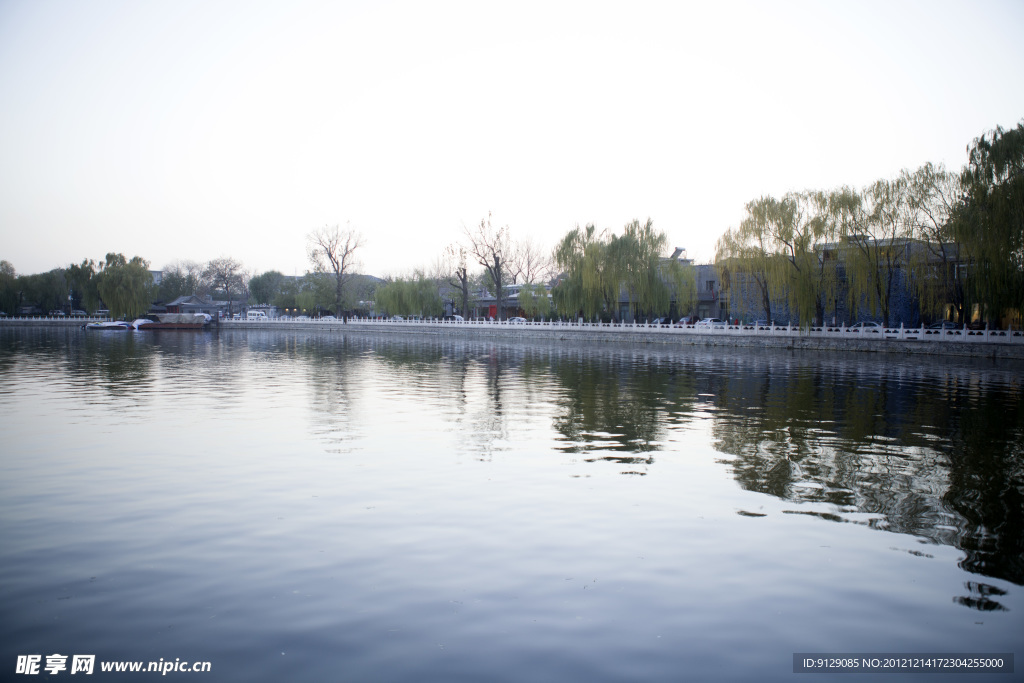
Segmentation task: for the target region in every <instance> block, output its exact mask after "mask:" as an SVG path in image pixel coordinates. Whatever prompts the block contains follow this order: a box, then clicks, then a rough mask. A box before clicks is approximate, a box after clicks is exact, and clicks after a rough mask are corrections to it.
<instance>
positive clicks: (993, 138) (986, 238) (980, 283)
mask: <svg viewBox="0 0 1024 683" xmlns="http://www.w3.org/2000/svg"><path fill="white" fill-rule="evenodd" d="M962 182H963V185H964V190H965V192H966V197H965V200H964V202H963V203H962V204H961V205H960V206H959V207H958V208H957V211H956V212H955V217H954V221H953V230H954V234H955V235H956V236H957V237H958V239H959V241H960V243H961V244H962V245H963V249H964V257H965V258H964V260H965V261H966V262H967V266H968V268H969V277H968V278H967V279H966V282H965V286H966V287H967V290H968V294H969V296H971V297H972V298H973V300H974V301H975V302H977V303H978V304H980V305H981V306H982V307H985V308H987V312H988V315H987V316H986V317H990V318H1002V317H1004V316H1006V314H1007V313H1008V312H1015V315H1016V316H1017V317H1018V319H1019V317H1020V316H1022V315H1024V122H1021V123H1019V124H1017V127H1016V128H1013V129H1010V130H1004V129H1002V128H996V129H995V130H994V131H992V132H990V133H987V134H986V135H983V136H981V137H979V138H977V139H976V140H974V142H973V143H972V145H971V148H970V150H969V155H968V164H967V167H966V168H965V169H964V172H963V176H962Z"/></svg>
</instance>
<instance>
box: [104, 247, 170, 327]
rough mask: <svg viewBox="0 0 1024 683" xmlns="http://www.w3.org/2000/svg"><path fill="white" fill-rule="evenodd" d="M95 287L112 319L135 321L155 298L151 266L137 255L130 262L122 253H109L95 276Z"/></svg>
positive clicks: (143, 313)
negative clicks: (131, 319)
mask: <svg viewBox="0 0 1024 683" xmlns="http://www.w3.org/2000/svg"><path fill="white" fill-rule="evenodd" d="M96 288H97V291H98V292H99V295H100V297H101V298H102V299H103V303H105V304H106V305H107V308H108V309H110V315H111V317H113V318H136V317H139V316H141V315H145V313H146V312H147V311H148V310H149V306H150V303H151V301H152V300H153V297H154V296H155V295H156V291H155V288H154V286H153V276H152V274H151V273H150V272H149V263H148V262H147V261H145V260H143V259H142V258H140V257H138V256H135V257H133V258H132V260H131V261H127V260H126V259H125V257H124V256H123V255H122V254H114V253H110V254H107V259H106V262H105V263H104V264H103V267H102V270H100V272H99V273H97V275H96Z"/></svg>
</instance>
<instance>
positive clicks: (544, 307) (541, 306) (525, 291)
mask: <svg viewBox="0 0 1024 683" xmlns="http://www.w3.org/2000/svg"><path fill="white" fill-rule="evenodd" d="M519 308H521V309H523V313H525V314H526V316H527V317H529V318H541V317H543V318H547V317H548V316H550V315H551V297H550V296H548V291H547V289H546V288H545V287H544V285H542V284H526V285H522V286H521V287H520V288H519Z"/></svg>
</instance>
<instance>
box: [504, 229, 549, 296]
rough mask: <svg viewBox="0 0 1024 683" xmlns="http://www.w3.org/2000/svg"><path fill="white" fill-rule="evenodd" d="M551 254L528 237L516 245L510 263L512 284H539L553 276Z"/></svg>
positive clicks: (509, 269) (509, 270) (509, 271)
mask: <svg viewBox="0 0 1024 683" xmlns="http://www.w3.org/2000/svg"><path fill="white" fill-rule="evenodd" d="M551 271H552V264H551V256H550V254H549V253H548V252H546V251H544V250H543V249H541V248H540V247H539V246H537V243H536V242H534V241H533V240H532V239H530V238H527V239H525V240H523V241H522V242H518V243H516V245H515V251H514V252H513V253H512V258H511V260H510V261H509V263H508V273H509V276H510V277H511V278H512V284H520V283H521V284H527V285H532V284H537V283H539V282H543V281H546V280H550V279H551V277H552V275H553V274H552V272H551Z"/></svg>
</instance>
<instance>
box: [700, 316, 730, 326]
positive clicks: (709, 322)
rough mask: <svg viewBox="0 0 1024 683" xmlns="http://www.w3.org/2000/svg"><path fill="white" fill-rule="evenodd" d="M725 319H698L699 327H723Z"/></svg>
mask: <svg viewBox="0 0 1024 683" xmlns="http://www.w3.org/2000/svg"><path fill="white" fill-rule="evenodd" d="M724 325H725V321H723V320H722V319H720V318H704V319H703V320H699V321H697V327H698V328H701V327H709V328H710V327H723V326H724Z"/></svg>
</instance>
